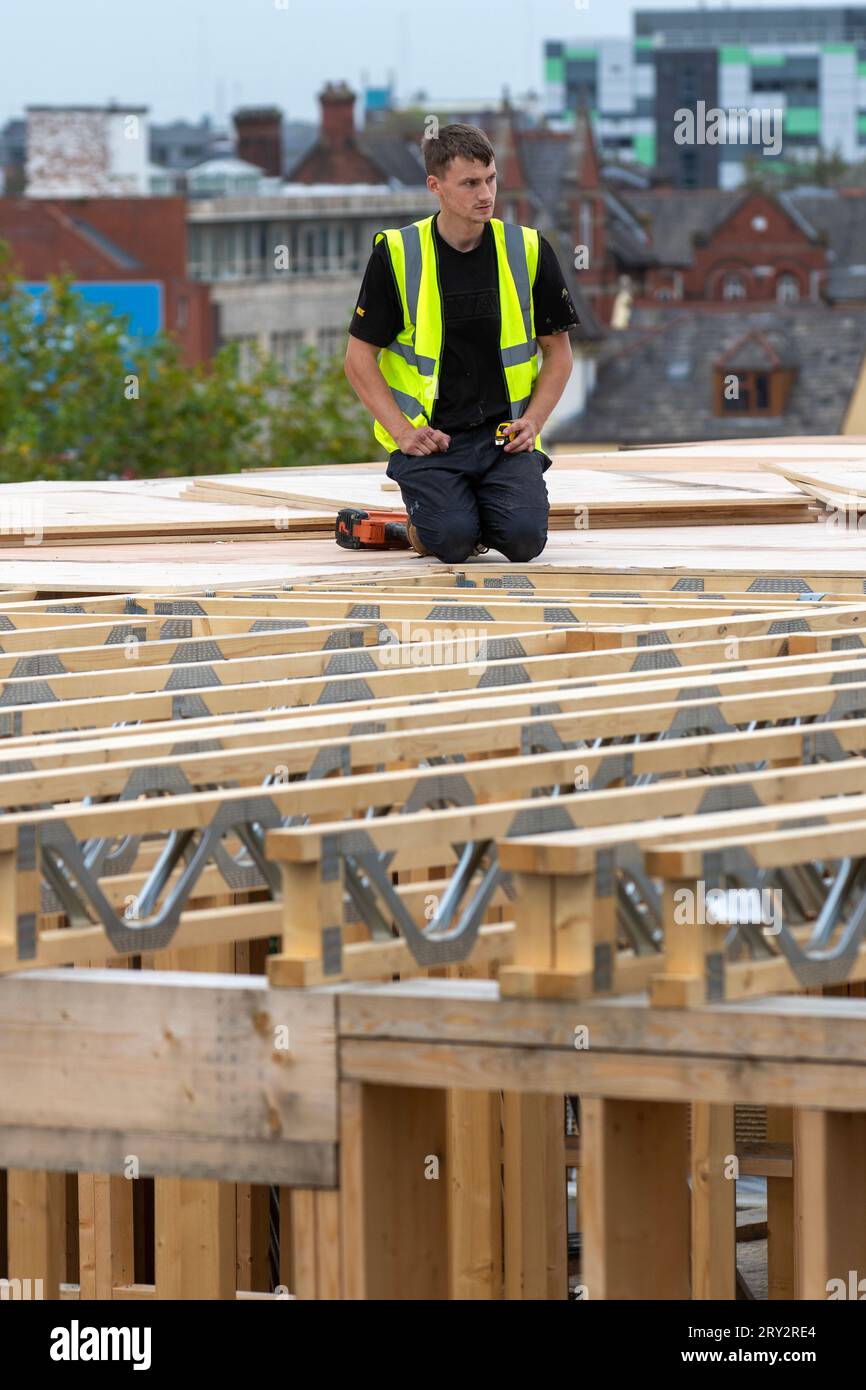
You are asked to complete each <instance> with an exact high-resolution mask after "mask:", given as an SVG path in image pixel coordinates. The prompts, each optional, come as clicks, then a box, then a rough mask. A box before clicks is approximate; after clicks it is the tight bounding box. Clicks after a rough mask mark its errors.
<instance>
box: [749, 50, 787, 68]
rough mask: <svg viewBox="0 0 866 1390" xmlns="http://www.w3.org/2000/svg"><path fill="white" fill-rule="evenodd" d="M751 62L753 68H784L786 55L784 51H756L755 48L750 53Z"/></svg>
mask: <svg viewBox="0 0 866 1390" xmlns="http://www.w3.org/2000/svg"><path fill="white" fill-rule="evenodd" d="M749 62H750V63H751V65H752V67H753V68H783V67H784V66H785V55H784V54H783V53H756V52H755V50H754V48H753V49H752V50H751V52H750V53H749Z"/></svg>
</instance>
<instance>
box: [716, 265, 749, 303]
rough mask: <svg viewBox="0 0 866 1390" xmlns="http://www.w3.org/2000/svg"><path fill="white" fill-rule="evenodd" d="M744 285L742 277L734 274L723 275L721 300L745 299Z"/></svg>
mask: <svg viewBox="0 0 866 1390" xmlns="http://www.w3.org/2000/svg"><path fill="white" fill-rule="evenodd" d="M745 298H746V285H745V281H744V280H743V277H742V275H737V274H736V272H732V273H729V274H728V275H725V276H724V277H723V279H722V299H745Z"/></svg>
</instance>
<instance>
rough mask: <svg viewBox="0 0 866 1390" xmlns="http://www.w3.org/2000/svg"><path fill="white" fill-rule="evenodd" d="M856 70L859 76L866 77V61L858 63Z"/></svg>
mask: <svg viewBox="0 0 866 1390" xmlns="http://www.w3.org/2000/svg"><path fill="white" fill-rule="evenodd" d="M857 72H858V75H859V76H860V77H866V63H858V64H857Z"/></svg>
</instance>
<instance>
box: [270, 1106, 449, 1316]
mask: <svg viewBox="0 0 866 1390" xmlns="http://www.w3.org/2000/svg"><path fill="white" fill-rule="evenodd" d="M340 1102H341V1133H340V1193H339V1207H340V1211H341V1226H342V1231H341V1234H342V1249H343V1280H342V1289H343V1293H344V1296H345V1297H347V1298H368V1299H445V1298H447V1297H448V1282H449V1280H448V1272H449V1258H448V1182H447V1171H446V1166H445V1163H444V1156H445V1150H446V1106H445V1093H444V1091H439V1090H427V1089H420V1088H419V1089H416V1088H413V1087H407V1086H368V1085H359V1084H355V1083H343V1085H342V1086H341V1088H340ZM293 1292H294V1290H293Z"/></svg>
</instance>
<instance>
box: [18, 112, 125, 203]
mask: <svg viewBox="0 0 866 1390" xmlns="http://www.w3.org/2000/svg"><path fill="white" fill-rule="evenodd" d="M149 179H150V156H149V141H148V129H147V108H146V107H144V106H30V107H28V108H27V189H26V192H27V196H28V198H100V197H106V196H108V197H127V198H128V197H144V196H146V195H147V194H148V193H149V192H150V181H149Z"/></svg>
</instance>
